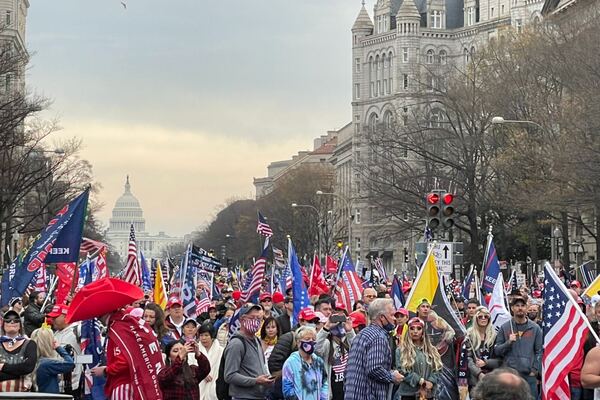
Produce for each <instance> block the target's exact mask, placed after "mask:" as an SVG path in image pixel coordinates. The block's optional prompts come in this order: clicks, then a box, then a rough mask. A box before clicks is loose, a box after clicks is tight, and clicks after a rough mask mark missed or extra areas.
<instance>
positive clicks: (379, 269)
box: [373, 257, 388, 282]
mask: <svg viewBox="0 0 600 400" xmlns="http://www.w3.org/2000/svg"><path fill="white" fill-rule="evenodd" d="M373 262H374V263H375V269H377V273H379V278H381V279H383V281H385V282H387V281H388V276H387V272H386V271H385V267H384V265H383V259H382V258H381V257H377V258H376V259H375V260H374V261H373Z"/></svg>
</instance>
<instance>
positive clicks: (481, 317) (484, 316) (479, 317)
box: [477, 315, 490, 319]
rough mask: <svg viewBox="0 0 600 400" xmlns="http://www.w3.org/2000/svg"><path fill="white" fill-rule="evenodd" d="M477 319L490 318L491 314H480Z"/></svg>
mask: <svg viewBox="0 0 600 400" xmlns="http://www.w3.org/2000/svg"><path fill="white" fill-rule="evenodd" d="M477 319H490V316H489V315H478V316H477Z"/></svg>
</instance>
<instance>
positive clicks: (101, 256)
mask: <svg viewBox="0 0 600 400" xmlns="http://www.w3.org/2000/svg"><path fill="white" fill-rule="evenodd" d="M96 268H97V269H98V278H95V279H102V278H106V277H108V276H110V274H109V273H108V267H107V264H106V247H103V248H102V249H101V250H100V253H98V259H97V261H96Z"/></svg>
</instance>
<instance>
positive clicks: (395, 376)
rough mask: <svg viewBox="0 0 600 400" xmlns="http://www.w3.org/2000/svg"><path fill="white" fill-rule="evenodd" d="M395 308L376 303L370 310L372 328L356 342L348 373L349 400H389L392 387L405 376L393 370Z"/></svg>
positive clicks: (389, 302) (388, 303)
mask: <svg viewBox="0 0 600 400" xmlns="http://www.w3.org/2000/svg"><path fill="white" fill-rule="evenodd" d="M395 312H396V310H395V309H394V304H393V302H392V300H391V299H375V300H373V302H372V303H371V304H370V306H369V319H370V320H371V324H370V325H369V326H368V327H366V328H365V329H363V330H362V331H360V333H359V334H358V335H357V336H356V338H354V341H353V342H352V347H351V348H350V354H349V356H348V367H347V369H346V377H345V378H346V386H345V397H344V399H345V400H364V399H375V400H385V399H386V398H387V395H388V391H389V389H390V386H391V384H394V383H396V384H399V383H400V382H402V381H403V380H404V376H402V374H401V373H400V372H398V371H396V370H392V350H391V348H390V342H389V335H390V332H393V331H394V328H395V324H394V313H395Z"/></svg>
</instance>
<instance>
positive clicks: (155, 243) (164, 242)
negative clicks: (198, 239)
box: [106, 176, 183, 261]
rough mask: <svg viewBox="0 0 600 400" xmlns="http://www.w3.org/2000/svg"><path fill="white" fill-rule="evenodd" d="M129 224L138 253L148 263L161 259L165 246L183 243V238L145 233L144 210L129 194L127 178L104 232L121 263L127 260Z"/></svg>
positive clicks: (160, 233) (129, 187)
mask: <svg viewBox="0 0 600 400" xmlns="http://www.w3.org/2000/svg"><path fill="white" fill-rule="evenodd" d="M131 224H133V228H134V230H135V239H136V242H137V248H138V251H142V252H143V253H144V257H145V258H146V260H148V261H149V260H150V258H161V257H162V252H163V250H164V249H165V248H166V247H167V246H169V245H171V244H176V243H181V242H183V238H180V237H173V236H169V235H167V234H165V232H159V233H158V235H151V234H150V233H148V232H146V219H145V218H144V210H142V206H141V205H140V202H139V200H138V199H137V198H136V197H135V196H134V195H133V193H131V184H130V183H129V176H127V179H126V181H125V192H124V193H123V194H122V195H121V197H119V198H118V199H117V201H116V202H115V206H114V207H113V210H112V217H111V218H110V220H109V224H108V230H107V231H106V238H107V239H108V241H109V242H110V245H111V246H112V248H113V249H114V250H115V251H116V252H117V253H119V256H120V257H121V260H122V261H124V260H126V259H127V248H128V246H129V233H130V229H131Z"/></svg>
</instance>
